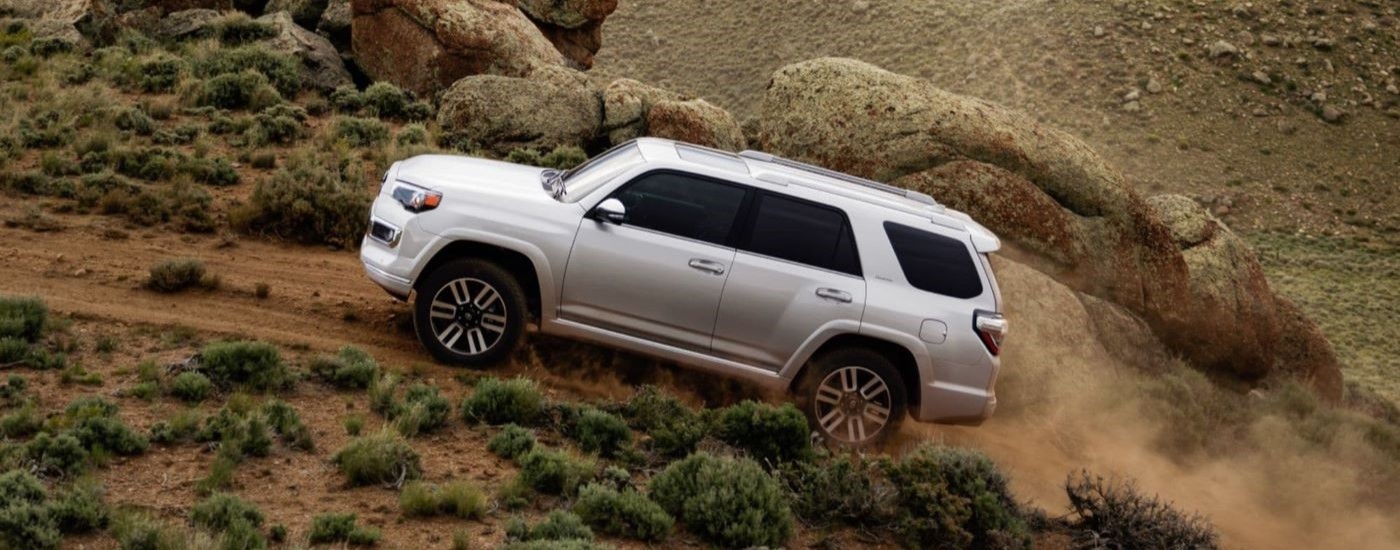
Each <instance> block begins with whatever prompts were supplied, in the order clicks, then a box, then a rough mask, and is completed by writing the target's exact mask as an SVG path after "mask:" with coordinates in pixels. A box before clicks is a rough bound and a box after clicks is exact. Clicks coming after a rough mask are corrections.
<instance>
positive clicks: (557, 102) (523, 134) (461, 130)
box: [438, 66, 603, 153]
mask: <svg viewBox="0 0 1400 550" xmlns="http://www.w3.org/2000/svg"><path fill="white" fill-rule="evenodd" d="M602 121H603V100H602V94H601V93H600V92H599V91H598V90H596V89H594V88H592V87H591V86H590V85H589V83H588V77H586V76H584V74H583V73H580V72H578V71H575V70H573V69H568V68H565V67H557V66H545V67H541V68H539V69H537V70H536V71H535V72H534V73H532V74H531V75H530V76H529V78H515V77H507V76H496V75H478V76H469V77H466V78H463V79H461V80H459V81H457V83H456V84H453V85H452V87H451V88H449V89H448V90H447V91H446V92H445V93H443V95H442V107H441V108H440V109H439V110H438V124H439V125H441V126H442V129H443V131H444V132H446V133H448V135H450V136H451V137H452V139H455V140H464V141H466V142H469V143H472V144H475V145H476V146H479V147H484V148H487V149H490V150H492V151H495V152H497V153H506V152H508V151H510V150H511V149H514V148H517V147H532V148H536V149H540V150H548V149H552V148H554V147H559V146H565V145H574V146H579V147H585V146H587V145H589V143H590V142H591V141H592V140H593V138H594V136H597V135H598V132H599V129H600V128H601V126H602Z"/></svg>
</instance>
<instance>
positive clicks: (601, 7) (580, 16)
mask: <svg viewBox="0 0 1400 550" xmlns="http://www.w3.org/2000/svg"><path fill="white" fill-rule="evenodd" d="M514 1H515V4H516V5H517V6H519V7H520V11H522V12H525V15H526V16H528V17H529V18H530V20H531V21H533V22H534V23H535V25H536V26H538V27H539V29H540V32H541V33H544V36H545V38H548V39H549V41H550V42H551V43H553V44H554V47H555V48H556V49H558V50H559V52H560V53H562V54H564V57H565V58H567V59H568V60H569V62H570V64H572V65H573V66H574V67H576V68H579V69H589V68H591V67H593V56H594V54H597V53H598V50H599V49H600V48H602V47H603V20H604V19H606V18H607V16H608V15H611V14H612V12H613V11H614V10H616V9H617V0H514Z"/></svg>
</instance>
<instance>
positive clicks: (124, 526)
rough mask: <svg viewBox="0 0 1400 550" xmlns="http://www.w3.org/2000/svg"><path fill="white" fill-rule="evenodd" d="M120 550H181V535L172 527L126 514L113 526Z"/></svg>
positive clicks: (182, 546)
mask: <svg viewBox="0 0 1400 550" xmlns="http://www.w3.org/2000/svg"><path fill="white" fill-rule="evenodd" d="M112 531H113V535H115V536H116V539H117V544H118V545H119V546H120V547H121V550H181V549H183V548H185V547H186V541H185V537H184V536H183V534H182V533H181V532H180V531H179V530H177V529H175V528H174V527H172V526H170V525H167V524H165V523H163V522H161V521H159V520H156V519H153V518H151V517H148V516H146V515H143V514H134V513H133V514H126V515H123V516H121V517H119V518H117V521H116V523H115V525H114V526H113V529H112Z"/></svg>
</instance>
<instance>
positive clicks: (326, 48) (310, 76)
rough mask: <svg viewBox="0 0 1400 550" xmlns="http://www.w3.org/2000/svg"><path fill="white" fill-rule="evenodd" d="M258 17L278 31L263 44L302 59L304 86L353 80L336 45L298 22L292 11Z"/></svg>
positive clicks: (327, 87)
mask: <svg viewBox="0 0 1400 550" xmlns="http://www.w3.org/2000/svg"><path fill="white" fill-rule="evenodd" d="M258 21H262V22H265V23H268V24H271V25H272V27H273V28H275V29H277V34H276V35H274V36H273V37H272V38H270V39H267V40H265V41H263V43H264V44H266V45H267V46H268V47H270V48H271V49H273V50H274V51H277V52H280V53H284V54H287V55H291V56H293V57H296V58H297V59H300V60H301V67H302V71H301V72H302V79H303V81H304V82H305V86H307V87H309V88H315V89H318V90H322V91H331V90H334V89H336V88H338V87H340V86H348V85H350V84H353V83H354V81H353V80H352V79H351V77H350V71H348V70H346V69H345V63H344V62H343V61H341V59H340V52H338V51H336V49H335V46H333V45H331V43H330V41H329V40H327V39H326V38H325V37H323V36H321V35H319V34H316V33H314V32H311V31H308V30H306V29H304V28H302V27H301V26H300V25H297V24H296V22H294V21H293V20H292V16H291V14H290V13H287V12H285V11H278V12H275V13H269V14H267V15H264V16H262V17H259V18H258Z"/></svg>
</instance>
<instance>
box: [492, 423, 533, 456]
mask: <svg viewBox="0 0 1400 550" xmlns="http://www.w3.org/2000/svg"><path fill="white" fill-rule="evenodd" d="M534 448H535V434H533V433H531V432H530V430H527V429H525V428H522V427H520V426H519V425H518V424H506V426H505V429H503V430H501V433H498V434H496V437H493V438H491V441H490V442H489V443H487V444H486V450H488V451H491V453H492V454H495V455H496V456H499V457H501V458H506V459H510V460H515V459H518V458H520V457H521V456H523V455H524V454H525V453H528V452H530V451H531V450H532V449H534Z"/></svg>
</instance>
